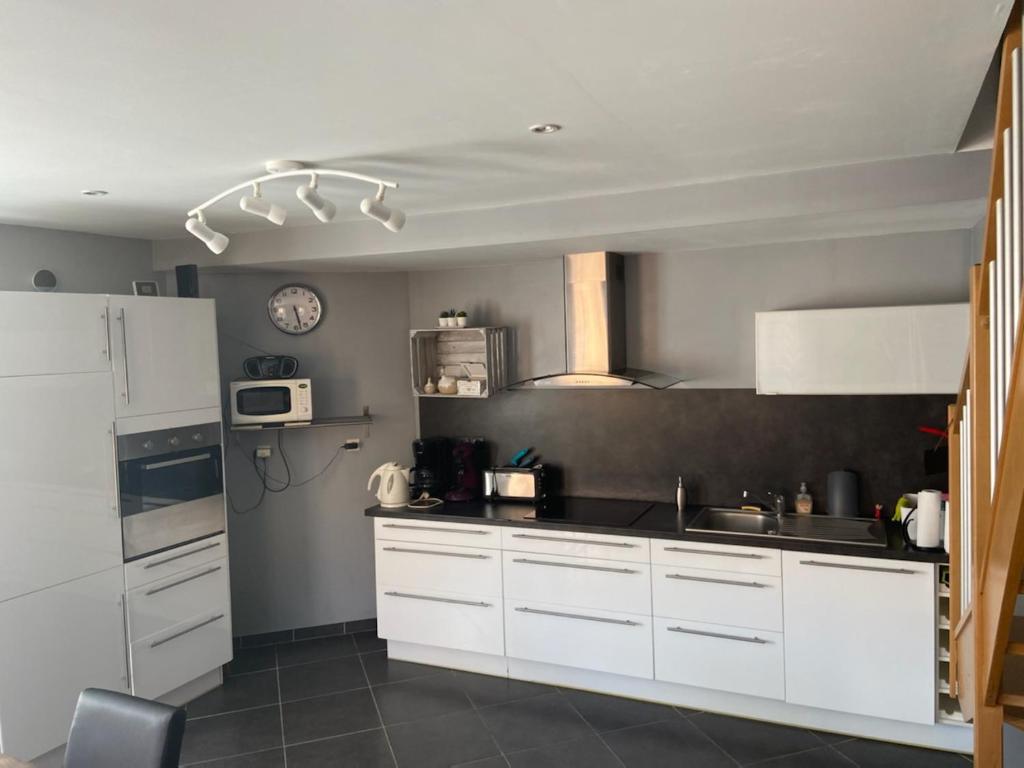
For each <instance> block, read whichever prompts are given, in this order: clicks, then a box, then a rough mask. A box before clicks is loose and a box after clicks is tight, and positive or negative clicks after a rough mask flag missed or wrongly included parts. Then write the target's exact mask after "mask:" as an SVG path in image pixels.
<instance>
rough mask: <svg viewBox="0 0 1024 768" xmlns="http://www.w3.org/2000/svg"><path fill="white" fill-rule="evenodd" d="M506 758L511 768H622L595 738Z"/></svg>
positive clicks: (530, 750) (562, 743)
mask: <svg viewBox="0 0 1024 768" xmlns="http://www.w3.org/2000/svg"><path fill="white" fill-rule="evenodd" d="M506 757H507V758H508V762H509V764H510V765H511V766H512V768H622V764H621V763H620V762H619V760H618V758H617V757H615V755H614V754H613V753H612V752H611V750H609V749H608V747H606V746H605V745H604V744H602V743H601V740H600V739H599V738H597V736H587V737H586V738H584V739H579V740H578V741H567V742H561V743H559V744H552V745H550V746H547V747H538V748H537V749H528V750H526V751H525V752H513V753H512V754H511V755H507V756H506ZM695 768H696V767H695Z"/></svg>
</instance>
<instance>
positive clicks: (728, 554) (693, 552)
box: [665, 547, 764, 560]
mask: <svg viewBox="0 0 1024 768" xmlns="http://www.w3.org/2000/svg"><path fill="white" fill-rule="evenodd" d="M665 551H666V552H686V553H688V554H691V555H715V556H717V557H742V558H744V559H746V560H764V555H754V554H749V553H747V552H715V551H714V550H711V549H687V548H686V547H665Z"/></svg>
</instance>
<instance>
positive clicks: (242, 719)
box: [181, 704, 281, 763]
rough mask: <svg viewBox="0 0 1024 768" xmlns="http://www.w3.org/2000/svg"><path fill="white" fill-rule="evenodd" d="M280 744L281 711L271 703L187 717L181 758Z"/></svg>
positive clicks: (196, 758) (191, 759)
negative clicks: (223, 712) (222, 713)
mask: <svg viewBox="0 0 1024 768" xmlns="http://www.w3.org/2000/svg"><path fill="white" fill-rule="evenodd" d="M279 746H281V713H280V708H279V707H278V706H277V705H276V704H274V705H273V706H270V707H260V708H259V709H247V710H245V711H242V712H233V713H231V714H228V715H215V716H214V717H203V718H200V719H198V720H189V721H188V722H187V723H186V725H185V741H184V744H182V747H181V762H183V763H195V762H199V761H200V760H213V759H215V758H219V757H231V756H232V755H241V754H244V753H247V752H258V751H260V750H264V749H270V748H271V747H279Z"/></svg>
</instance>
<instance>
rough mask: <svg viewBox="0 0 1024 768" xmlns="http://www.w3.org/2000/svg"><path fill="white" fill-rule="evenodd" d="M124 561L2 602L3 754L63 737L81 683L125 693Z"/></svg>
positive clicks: (32, 752) (30, 754) (26, 751)
mask: <svg viewBox="0 0 1024 768" xmlns="http://www.w3.org/2000/svg"><path fill="white" fill-rule="evenodd" d="M123 600H124V575H123V571H122V568H121V566H118V567H116V568H112V569H109V570H106V571H103V572H102V573H97V574H94V575H92V576H88V577H86V578H84V579H76V580H74V581H69V582H66V583H64V584H60V585H58V586H55V587H51V588H49V589H45V590H42V591H39V592H33V593H32V594H30V595H24V596H22V597H18V598H15V599H13V600H7V601H6V602H2V603H0V752H4V753H7V754H11V755H14V756H15V757H18V758H21V759H25V760H31V759H34V758H36V757H38V756H39V755H41V754H42V753H44V752H47V751H49V750H51V749H53V748H54V747H57V746H59V745H60V744H63V743H64V742H65V741H67V736H68V728H69V727H70V725H71V716H72V714H73V712H74V709H75V702H76V701H77V700H78V694H79V693H81V692H82V689H83V688H88V687H96V688H106V689H108V690H113V691H120V692H123V693H127V692H128V684H127V681H128V678H127V659H126V648H125V634H124V613H123V611H124V608H123Z"/></svg>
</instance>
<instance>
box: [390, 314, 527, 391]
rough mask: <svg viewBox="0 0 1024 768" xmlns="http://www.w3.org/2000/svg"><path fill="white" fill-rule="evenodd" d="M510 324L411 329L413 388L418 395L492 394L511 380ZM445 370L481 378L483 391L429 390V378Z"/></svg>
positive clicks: (472, 379)
mask: <svg viewBox="0 0 1024 768" xmlns="http://www.w3.org/2000/svg"><path fill="white" fill-rule="evenodd" d="M509 339H510V333H509V329H508V328H493V327H487V328H424V329H419V330H412V331H409V359H410V364H411V370H412V391H413V394H415V395H416V396H417V397H446V398H449V399H451V398H473V399H480V398H485V397H490V396H491V395H493V394H495V393H497V392H498V391H500V390H502V389H504V388H505V387H506V386H507V385H508V383H509V377H510V369H511V356H510V351H509ZM441 374H445V375H448V376H452V377H454V378H456V379H461V380H464V381H470V382H478V383H479V386H480V394H479V395H475V394H453V395H444V394H441V393H439V392H432V393H428V392H425V391H424V389H423V387H424V385H425V384H426V383H427V379H428V378H430V379H433V381H434V383H435V384H437V380H438V377H439V376H440V375H441Z"/></svg>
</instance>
